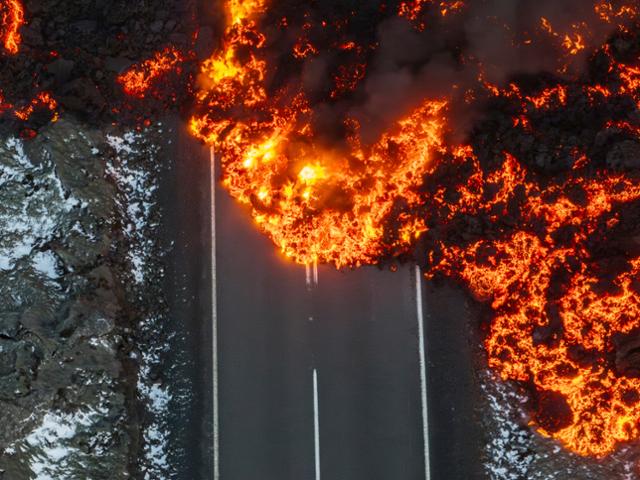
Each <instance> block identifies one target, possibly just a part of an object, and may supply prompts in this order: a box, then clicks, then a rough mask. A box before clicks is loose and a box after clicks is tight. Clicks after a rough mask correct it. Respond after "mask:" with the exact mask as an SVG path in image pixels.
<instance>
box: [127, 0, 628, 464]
mask: <svg viewBox="0 0 640 480" xmlns="http://www.w3.org/2000/svg"><path fill="white" fill-rule="evenodd" d="M591 5H592V6H593V8H591ZM465 6H466V3H463V2H452V1H449V2H436V1H432V0H411V1H404V2H401V3H400V4H399V7H398V10H397V13H398V15H399V16H401V17H406V18H408V19H409V20H411V21H414V22H418V26H419V27H420V28H419V30H422V29H423V28H426V24H425V23H424V22H422V21H421V20H420V19H421V15H422V14H423V13H424V12H423V11H424V10H425V9H427V8H431V9H436V15H438V13H439V16H438V18H441V17H444V16H446V15H448V14H449V13H450V12H459V13H460V15H464V10H465ZM226 7H227V28H226V31H225V34H224V37H223V39H222V46H221V48H220V49H219V50H218V51H217V52H215V53H214V54H213V55H212V56H211V57H210V58H209V59H207V60H206V61H205V62H203V64H202V66H201V72H200V77H199V79H198V90H197V92H196V99H195V100H196V113H195V114H194V115H193V117H192V118H191V121H190V128H191V130H192V132H193V134H194V135H196V136H197V137H198V138H200V139H201V140H203V141H205V142H206V143H208V144H209V145H211V146H212V147H213V148H214V149H215V151H216V154H217V156H218V157H219V158H220V159H221V165H222V183H223V185H224V186H225V187H226V189H227V190H228V191H229V192H230V194H231V195H232V196H233V197H234V198H235V199H237V200H238V201H239V202H240V203H242V204H244V205H245V206H247V208H248V209H249V210H250V212H251V215H252V217H253V219H254V220H255V222H256V224H257V225H258V227H259V228H260V229H261V230H262V231H263V232H265V233H266V234H267V235H268V236H269V237H270V238H271V239H272V240H273V242H274V243H275V244H276V245H277V246H278V247H279V248H280V249H281V250H282V252H283V253H284V254H285V255H286V256H287V257H289V258H291V259H293V260H295V261H296V262H300V263H306V264H308V263H311V262H324V263H332V264H334V265H336V266H338V267H341V266H345V265H360V264H363V263H374V262H376V261H378V260H379V259H380V258H381V257H384V256H392V255H403V254H406V253H408V252H411V250H412V249H413V248H414V247H415V246H416V245H418V244H420V245H426V247H425V248H426V249H427V251H426V255H424V256H425V257H426V258H427V259H428V261H427V269H428V270H427V273H428V274H429V275H435V274H444V275H446V276H448V277H450V278H454V279H458V280H460V281H461V282H462V283H464V284H465V285H466V286H467V287H468V288H469V290H470V291H471V292H472V294H473V295H474V297H475V298H476V299H477V300H478V301H480V302H486V303H487V304H488V305H489V306H490V309H491V312H492V318H491V322H490V326H489V328H488V334H487V337H486V339H485V347H486V352H487V356H488V363H489V365H490V366H491V367H492V368H493V369H494V370H495V371H496V372H498V373H499V374H500V375H501V377H502V378H503V379H504V380H511V381H514V382H518V383H519V384H520V385H522V386H523V388H525V389H527V390H528V391H529V393H530V394H531V399H532V409H533V415H532V425H534V426H535V427H536V428H537V430H538V431H539V432H541V433H542V434H544V435H547V436H550V437H553V438H554V439H556V440H558V441H560V442H561V443H562V444H563V445H564V446H566V447H567V448H568V449H570V450H572V451H574V452H576V453H578V454H580V455H592V456H595V457H602V456H604V455H607V454H609V453H611V452H613V451H614V450H615V449H616V448H617V447H618V445H619V444H620V443H621V442H627V441H632V440H637V439H638V438H639V437H640V376H638V375H635V374H634V373H633V369H632V368H626V367H625V365H626V364H625V362H626V360H625V354H624V351H623V349H622V347H621V345H623V344H625V342H627V343H629V342H630V343H631V344H633V342H634V341H636V340H637V341H638V342H640V324H639V323H638V318H639V316H640V284H638V282H637V276H638V273H640V246H638V248H635V249H634V248H629V249H628V250H626V251H624V252H622V251H618V252H617V254H618V257H617V260H616V261H611V260H608V259H607V257H606V253H607V252H605V250H606V248H604V247H603V246H604V245H608V244H609V243H610V242H612V239H614V238H615V237H616V235H617V232H618V231H619V230H620V229H621V228H623V226H624V221H623V219H624V218H625V215H630V213H629V212H633V211H634V209H638V208H640V178H638V176H634V175H632V174H631V173H629V172H627V173H624V174H623V173H620V171H619V170H616V168H615V166H612V165H609V164H607V163H606V162H609V161H610V163H615V161H617V160H616V158H617V157H616V156H615V155H611V156H609V157H607V156H606V154H603V153H602V152H601V150H602V147H601V144H603V143H606V141H607V139H608V138H619V139H622V140H625V139H626V142H627V143H626V144H625V143H624V141H623V142H622V143H621V145H623V146H620V147H619V148H632V147H629V146H628V144H629V143H631V144H632V146H633V145H635V143H634V142H637V140H638V139H639V138H640V124H639V123H638V119H637V114H634V112H630V110H633V108H634V107H636V108H640V58H628V57H629V56H628V55H627V58H626V59H625V61H624V62H622V61H618V60H616V55H615V54H614V53H613V47H611V45H610V44H607V45H606V46H605V47H604V48H602V49H601V50H600V51H599V52H597V54H596V55H595V56H594V58H595V60H594V61H593V62H594V63H593V64H594V65H598V62H599V64H600V65H601V64H603V63H604V64H606V65H605V66H606V69H605V70H604V73H602V72H601V73H600V75H599V76H598V77H597V81H593V80H589V81H586V80H584V78H583V77H579V76H575V77H574V78H572V79H569V78H564V79H563V80H559V79H558V78H555V77H552V76H547V77H544V78H542V79H540V78H538V79H536V81H535V82H526V81H523V82H518V81H515V80H514V81H511V82H510V83H508V84H507V85H506V86H500V85H492V84H490V83H489V82H486V81H483V80H482V73H481V72H482V65H479V73H478V78H479V79H480V85H479V86H478V88H477V89H476V90H477V91H482V90H484V94H482V95H480V96H482V98H484V99H487V98H488V101H489V105H490V107H492V108H496V109H504V110H505V111H507V112H508V114H507V116H506V120H507V121H506V123H505V122H502V123H500V122H499V121H495V125H494V124H491V123H490V122H491V121H494V119H492V118H490V119H489V123H490V124H491V125H494V126H495V128H498V126H500V128H503V130H501V131H500V133H499V134H498V133H494V132H485V133H484V136H480V137H479V138H485V139H492V140H491V141H490V140H483V141H485V142H489V143H488V144H486V143H485V144H482V142H481V141H480V140H477V141H476V143H474V145H473V146H456V145H447V144H446V142H445V137H446V133H447V132H446V130H447V117H448V116H449V109H450V106H451V104H452V102H453V100H452V99H447V98H444V99H442V98H435V99H433V98H430V99H421V100H417V101H416V105H415V106H414V108H413V110H411V111H407V112H406V114H405V115H404V116H403V117H402V118H400V119H398V120H397V121H396V122H394V123H392V124H391V126H387V127H385V130H384V131H382V133H380V134H379V135H378V136H377V139H376V140H373V141H365V137H366V136H365V135H364V134H363V133H362V132H363V128H362V127H361V125H360V124H359V123H358V121H356V120H355V118H351V117H349V116H348V115H345V116H344V117H343V118H342V119H340V121H339V123H340V124H341V125H340V126H341V133H342V136H343V138H341V139H340V140H341V141H333V142H331V141H327V139H326V138H325V137H323V136H322V135H321V134H320V133H319V131H318V127H317V124H316V123H315V122H314V119H315V117H314V114H315V113H316V112H315V111H314V106H315V103H314V101H315V100H314V99H313V98H312V97H311V96H310V95H308V94H307V93H305V89H304V88H303V86H302V85H301V84H300V83H301V82H300V79H299V78H297V77H295V78H296V80H292V81H286V82H280V83H276V82H275V80H274V78H281V77H283V76H285V74H284V73H282V71H281V70H279V69H277V68H274V67H273V65H272V63H271V62H272V59H273V55H269V53H268V52H267V49H268V48H269V47H268V46H269V45H271V43H270V42H275V41H276V40H274V39H272V38H270V37H269V35H270V34H273V29H271V30H270V29H261V28H260V18H261V16H262V15H265V14H266V12H267V8H266V4H265V3H264V2H262V1H258V0H254V1H251V2H241V1H239V0H231V1H228V2H227V4H226ZM587 10H588V12H587V13H586V14H585V18H587V17H593V19H594V20H593V21H594V22H596V23H605V24H610V25H612V26H613V27H614V28H615V29H616V31H617V32H618V34H625V33H628V31H629V30H628V27H627V26H626V25H625V22H626V21H627V20H628V19H632V18H636V17H637V13H638V12H637V8H636V7H635V6H634V5H633V4H621V3H620V2H615V3H610V2H601V1H598V2H593V3H592V4H590V7H589V9H587ZM447 20H451V19H450V18H447ZM304 21H305V24H304V26H303V27H302V28H301V29H299V31H297V37H296V40H295V42H292V43H291V45H290V49H287V52H289V53H290V56H289V60H290V61H291V62H300V63H302V62H305V61H311V60H313V59H314V58H315V57H317V56H319V55H321V54H322V52H321V49H320V47H319V46H318V44H317V43H316V42H315V40H314V38H313V26H312V24H311V21H310V20H309V21H307V20H306V19H305V20H304ZM338 23H339V22H338ZM328 24H329V22H324V21H322V22H321V24H320V25H321V26H322V28H325V27H326V26H327V25H328ZM288 25H289V20H288V19H287V18H282V20H280V28H285V27H287V26H288ZM534 28H536V27H534ZM538 29H539V30H541V32H536V33H535V35H538V34H539V35H543V36H545V37H547V40H548V39H551V41H552V43H553V44H554V45H556V47H557V49H558V57H559V60H560V62H559V65H560V68H559V69H558V71H564V70H565V66H566V65H564V62H565V57H577V56H579V54H586V53H587V52H588V51H589V50H590V48H591V47H590V45H592V42H593V39H594V38H596V37H595V34H593V30H595V26H594V25H592V24H589V23H588V22H587V21H586V20H583V19H580V21H577V20H576V22H575V23H573V24H569V25H564V26H563V28H558V27H557V26H556V25H553V24H552V23H551V21H549V20H548V19H546V18H544V17H543V18H542V19H541V20H540V26H539V27H538ZM413 33H416V32H413ZM418 33H419V32H418ZM535 35H534V34H532V38H533V37H534V36H535ZM530 41H533V40H531V39H530V38H528V39H526V40H525V41H524V44H525V45H526V44H528V43H527V42H530ZM627 43H629V44H630V43H631V42H627ZM333 48H334V49H335V52H332V53H335V56H336V57H339V55H343V54H345V55H347V54H348V55H350V57H349V58H350V61H349V62H346V63H345V64H343V65H340V66H339V67H338V68H337V69H335V70H334V74H333V75H331V76H329V78H331V79H333V88H332V89H331V90H330V91H329V92H330V93H329V94H328V95H327V97H328V98H329V99H330V100H329V101H336V102H338V101H340V100H341V99H344V98H348V96H349V95H352V94H354V92H356V91H357V89H358V88H359V86H360V85H361V83H363V82H364V81H365V79H366V76H367V74H368V72H369V69H368V65H367V63H366V61H364V59H365V58H366V52H367V51H368V49H371V48H374V47H372V46H371V45H367V46H360V45H359V44H358V43H357V42H354V41H350V40H348V39H346V40H343V39H341V40H340V41H339V42H336V43H335V44H334V46H333ZM596 60H597V61H596ZM150 71H153V69H150ZM148 76H149V74H145V75H143V77H148ZM529 80H530V79H529ZM134 83H135V84H137V82H134ZM274 84H275V85H277V87H273V85H274ZM532 84H533V86H532ZM474 88H475V87H474ZM143 90H144V89H139V90H136V89H135V88H133V89H131V91H130V93H131V94H133V95H135V94H136V92H142V91H143ZM470 90H471V89H470ZM485 94H486V95H485ZM475 95H476V93H475V92H471V94H469V95H468V98H471V99H473V98H475ZM611 105H613V106H615V107H616V108H612V107H611ZM625 109H626V110H625ZM625 112H626V113H625ZM627 113H628V115H627ZM587 114H589V115H591V117H589V118H592V119H593V120H592V123H595V124H597V125H595V124H594V125H589V126H588V128H583V129H582V130H581V134H582V136H578V134H576V135H574V136H573V137H570V136H569V135H566V136H565V137H569V138H571V141H570V142H568V143H567V144H555V145H551V146H550V147H549V146H548V145H547V144H545V148H546V150H544V151H540V154H539V158H538V159H536V161H537V160H539V161H540V163H541V164H544V162H545V161H547V160H546V159H547V158H552V159H560V160H562V162H565V163H568V165H566V166H564V167H562V166H560V167H557V170H558V172H559V173H558V174H557V175H556V176H549V175H548V173H547V174H541V173H540V172H537V171H536V170H535V168H532V164H534V165H535V161H533V160H531V159H529V160H527V159H526V157H527V156H528V155H533V154H532V153H531V152H532V151H533V150H534V147H536V146H537V144H538V143H542V142H541V141H542V140H545V141H548V139H549V138H551V139H553V138H556V136H557V137H558V138H560V134H559V133H558V132H560V131H561V130H563V129H571V128H572V126H574V125H575V124H577V123H578V120H576V118H577V116H580V115H587ZM607 117H608V118H607ZM602 118H604V120H601V121H599V120H598V119H602ZM598 121H599V124H598ZM505 124H506V127H505V126H504V125H505ZM585 132H586V133H585ZM599 132H600V135H598V133H599ZM492 135H493V136H492ZM514 137H516V138H517V139H518V141H516V140H513V138H514ZM565 137H562V138H565ZM592 137H593V138H592ZM596 137H597V138H596ZM506 138H512V140H510V141H511V144H510V145H514V147H513V149H511V148H507V147H506V146H504V145H503V144H506V142H507V140H505V139H506ZM585 138H587V140H585ZM594 138H595V139H594ZM588 139H591V140H588ZM622 140H621V141H622ZM491 142H492V143H491ZM478 143H479V144H480V148H476V147H478ZM624 145H627V146H626V147H625V146H624ZM518 149H520V150H518ZM599 149H600V150H599ZM605 157H606V158H605ZM623 157H624V155H623ZM603 158H605V159H606V161H605V160H603ZM623 160H624V158H623ZM559 163H561V162H560V161H559ZM636 221H637V219H636ZM483 226H484V227H483ZM482 228H484V229H485V230H486V231H487V232H488V233H486V234H485V235H484V236H480V238H474V234H473V232H475V231H477V230H481V229H482ZM460 232H465V234H460Z"/></svg>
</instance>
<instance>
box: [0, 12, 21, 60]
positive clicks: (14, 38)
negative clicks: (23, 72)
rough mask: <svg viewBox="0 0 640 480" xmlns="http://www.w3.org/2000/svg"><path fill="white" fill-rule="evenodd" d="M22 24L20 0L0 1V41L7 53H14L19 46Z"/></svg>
mask: <svg viewBox="0 0 640 480" xmlns="http://www.w3.org/2000/svg"><path fill="white" fill-rule="evenodd" d="M23 24H24V7H23V6H22V3H20V0H1V1H0V42H2V45H3V47H4V49H5V51H7V52H8V53H10V54H12V55H15V54H16V53H18V50H19V48H20V42H21V40H22V39H21V37H20V33H19V29H20V27H21V26H22V25H23Z"/></svg>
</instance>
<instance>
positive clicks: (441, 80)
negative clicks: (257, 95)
mask: <svg viewBox="0 0 640 480" xmlns="http://www.w3.org/2000/svg"><path fill="white" fill-rule="evenodd" d="M436 3H438V2H436ZM397 11H398V2H390V3H386V2H384V3H383V2H365V3H362V2H338V1H323V2H318V3H315V2H311V3H300V2H291V1H290V2H282V3H278V4H275V5H273V7H272V9H271V10H270V12H271V13H270V14H269V18H268V19H267V20H266V21H267V23H269V24H270V25H271V26H270V27H268V28H267V30H268V31H269V34H270V37H271V38H273V40H272V43H271V48H270V56H271V60H270V61H272V62H274V63H275V65H277V73H276V74H275V77H274V78H275V80H277V81H275V82H274V84H275V85H278V86H282V84H284V83H290V84H296V83H297V84H302V85H303V88H304V90H305V92H306V94H307V96H308V98H310V99H311V101H312V102H313V103H314V111H315V112H316V127H317V129H318V131H319V132H320V136H321V137H322V136H323V135H324V136H325V137H327V138H332V137H334V136H336V135H339V132H340V127H339V126H336V124H340V123H341V122H340V120H341V119H343V118H344V117H345V116H349V117H352V118H356V119H358V120H359V121H360V123H361V125H362V132H363V136H364V139H365V141H374V140H375V139H376V138H377V137H378V136H379V135H380V133H381V132H382V131H384V130H385V129H386V128H387V127H388V126H389V124H391V123H393V122H394V121H396V120H397V119H398V118H399V117H400V116H402V115H404V114H406V113H408V111H409V110H410V109H411V108H412V107H414V106H415V105H416V104H417V103H418V102H419V101H420V100H421V99H425V98H441V97H448V98H453V106H452V108H453V110H454V113H453V115H454V117H455V119H456V127H457V130H458V131H457V133H458V134H459V135H463V134H464V131H465V129H466V128H468V125H470V124H471V123H472V118H473V115H474V108H475V107H473V108H472V107H471V106H469V105H467V104H466V103H465V102H464V101H463V98H465V95H468V93H469V91H470V90H476V93H475V94H474V95H476V96H477V95H478V94H479V93H478V92H477V90H478V87H479V85H480V84H479V82H478V77H479V75H480V73H482V75H483V78H484V79H485V80H487V81H489V82H491V83H493V84H496V85H499V86H503V85H504V84H505V83H506V82H508V81H509V80H510V79H511V78H513V77H515V76H522V75H525V74H538V73H541V72H549V73H552V74H553V75H555V76H557V77H576V76H578V75H580V74H581V73H582V69H583V68H584V67H585V65H586V63H587V62H586V59H587V56H588V55H590V54H591V53H593V51H594V49H595V48H597V47H598V46H600V45H602V44H603V42H604V41H605V39H606V37H607V36H608V35H609V34H611V33H612V30H613V27H612V26H611V25H607V24H605V23H604V22H602V21H599V20H598V19H597V18H596V14H595V12H594V8H593V2H591V1H585V0H565V1H558V0H519V1H518V0H467V1H466V7H465V8H464V9H463V10H461V11H459V12H452V13H449V14H448V15H447V16H445V17H443V16H441V15H440V13H439V11H438V9H437V8H434V7H428V8H426V9H425V11H424V16H423V17H422V18H421V19H420V21H421V22H422V23H423V24H424V28H423V29H420V28H417V26H418V25H417V22H411V21H409V20H408V19H406V18H403V17H399V16H398V15H397ZM283 17H286V18H287V20H288V23H289V27H287V28H286V29H282V28H279V27H278V24H279V23H280V22H281V19H282V18H283ZM542 18H545V19H546V20H547V21H548V24H549V25H550V26H551V27H552V28H553V30H554V31H555V32H556V34H557V36H554V35H552V34H550V33H548V32H546V31H545V30H544V29H543V28H542ZM322 21H325V22H326V25H328V27H319V25H320V24H321V22H322ZM338 23H339V24H340V25H341V26H340V27H339V28H332V26H333V25H334V24H338ZM305 24H306V27H305ZM581 24H582V25H588V26H589V28H588V29H584V28H583V29H581V30H580V31H581V32H586V31H588V32H589V34H588V35H584V36H583V41H584V43H585V47H586V48H585V49H584V50H582V51H581V52H580V53H579V54H578V55H575V56H571V55H568V54H567V53H566V52H565V51H564V50H563V49H562V48H561V42H562V39H563V37H564V35H565V34H573V33H574V32H575V31H576V30H574V29H573V28H572V26H573V25H581ZM274 34H275V35H274ZM299 38H305V39H308V40H309V41H310V43H312V44H313V45H314V46H316V48H317V49H318V51H319V53H318V54H317V55H313V56H310V57H308V58H307V59H305V60H304V61H297V62H296V61H294V60H293V59H292V56H291V53H290V52H291V48H292V46H293V45H294V44H295V42H296V41H297V40H298V39H299ZM341 39H343V40H345V41H347V40H352V41H355V42H356V43H357V44H358V45H360V46H361V48H362V50H363V52H364V53H362V54H361V56H360V57H357V58H355V56H354V55H351V56H350V55H348V54H344V53H341V52H339V51H337V50H336V47H335V44H336V42H337V41H338V40H341ZM355 61H365V62H366V64H367V74H366V77H365V78H364V79H363V80H362V81H361V82H360V83H359V85H358V88H357V89H356V90H355V91H354V92H352V93H350V94H347V95H342V96H340V97H339V98H338V99H329V98H327V97H328V93H329V91H330V89H331V85H332V82H333V76H334V75H335V74H336V71H337V70H338V68H339V65H341V64H342V65H343V64H345V63H347V64H348V63H349V62H355ZM474 105H476V104H475V103H474Z"/></svg>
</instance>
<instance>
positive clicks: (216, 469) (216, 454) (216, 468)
mask: <svg viewBox="0 0 640 480" xmlns="http://www.w3.org/2000/svg"><path fill="white" fill-rule="evenodd" d="M209 155H210V159H211V165H210V168H209V170H210V172H211V288H212V290H211V301H212V305H211V317H212V318H211V321H212V327H211V330H212V333H213V347H212V350H213V480H219V479H220V424H219V415H220V412H219V405H218V293H217V288H216V284H217V282H216V154H215V151H214V150H213V147H211V148H210V149H209Z"/></svg>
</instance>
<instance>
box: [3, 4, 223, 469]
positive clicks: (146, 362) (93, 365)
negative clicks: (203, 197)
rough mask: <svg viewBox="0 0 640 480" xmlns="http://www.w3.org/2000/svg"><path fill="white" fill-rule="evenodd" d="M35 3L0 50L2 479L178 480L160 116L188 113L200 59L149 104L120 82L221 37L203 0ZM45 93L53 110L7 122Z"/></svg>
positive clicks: (177, 399)
mask: <svg viewBox="0 0 640 480" xmlns="http://www.w3.org/2000/svg"><path fill="white" fill-rule="evenodd" d="M24 7H25V19H26V24H25V25H24V26H23V27H22V28H21V30H20V33H21V35H22V43H21V45H20V51H19V53H18V54H17V55H6V54H4V53H3V54H0V231H1V232H2V235H0V298H2V302H1V303H0V422H2V424H3V428H2V429H0V478H4V479H7V480H23V479H25V480H26V479H37V480H45V479H51V478H55V479H89V478H91V479H103V478H104V479H107V478H108V479H121V478H144V479H160V478H172V476H174V475H175V471H176V469H177V468H178V466H177V465H178V463H179V462H180V458H179V457H181V455H182V453H181V452H178V451H176V447H172V446H171V445H170V440H169V436H170V433H169V430H170V429H169V426H168V422H169V421H170V419H169V415H168V411H169V409H170V408H171V409H172V411H181V410H180V409H181V408H182V407H180V406H179V405H178V406H176V403H178V404H186V403H187V401H186V400H185V396H188V395H189V393H188V389H187V388H186V387H184V385H182V384H180V382H177V384H178V385H177V386H176V384H170V382H167V381H165V377H166V376H167V375H166V374H165V373H164V372H163V368H164V366H165V364H163V361H165V360H166V357H167V356H168V355H174V354H173V353H171V348H172V347H171V346H170V344H169V340H170V339H171V344H172V345H173V346H174V347H175V348H177V349H179V348H181V347H180V346H179V345H180V338H179V337H180V335H179V332H175V331H172V330H171V327H170V322H167V321H166V318H165V315H166V305H165V302H164V297H163V291H162V276H163V274H164V270H163V266H162V263H163V256H164V254H165V253H166V251H167V249H168V246H167V245H161V244H160V240H159V235H158V228H159V225H160V223H161V217H162V211H161V208H160V207H159V206H158V187H159V183H160V181H161V176H162V175H163V174H165V173H166V168H168V167H167V165H168V162H166V161H164V160H163V158H162V155H163V150H162V145H165V146H166V145H167V136H168V132H167V130H166V128H165V127H164V126H163V125H162V123H160V122H158V119H159V118H160V117H161V116H162V115H170V114H171V112H178V111H179V110H180V108H183V107H184V108H188V102H187V101H186V99H187V98H188V88H189V85H190V84H191V82H190V80H189V78H190V76H191V75H192V73H193V69H194V68H195V65H196V64H197V63H196V62H195V60H196V59H197V57H194V58H193V59H190V60H194V61H187V62H185V64H184V66H183V68H182V70H181V76H180V78H179V79H177V82H175V83H171V84H168V85H167V95H166V96H165V95H160V96H158V97H154V98H150V99H146V100H145V102H144V103H142V102H136V101H134V100H132V99H131V98H127V97H126V96H125V94H124V92H123V91H122V86H121V85H120V84H119V83H118V82H117V76H118V75H119V74H121V73H123V72H124V71H125V70H126V69H127V68H129V67H130V66H131V65H133V64H135V63H138V62H141V61H144V60H145V59H147V58H150V57H151V56H152V55H153V54H154V52H156V51H159V50H161V49H163V48H165V47H166V46H168V45H172V46H174V47H175V48H177V49H179V50H181V51H183V52H186V51H195V52H196V55H197V54H198V53H197V52H200V54H199V55H205V54H207V53H208V52H209V51H210V49H211V41H212V40H211V39H212V32H211V29H210V28H208V27H205V28H203V29H201V30H202V32H200V31H198V28H199V27H198V22H194V21H193V18H194V17H195V16H196V14H195V12H196V8H197V7H198V6H197V5H196V2H195V1H183V0H159V1H154V2H125V1H115V2H114V1H104V0H70V1H67V0H65V1H59V0H25V1H24ZM209 10H210V11H211V10H213V9H211V8H210V6H209ZM205 16H206V15H205ZM200 18H203V16H202V15H201V16H200ZM41 92H48V93H50V94H51V96H52V98H54V99H55V100H56V102H57V107H56V109H55V111H54V110H49V109H47V108H45V107H44V106H41V105H38V106H36V108H35V111H34V112H33V113H32V114H31V115H30V117H29V118H28V119H27V120H26V121H25V120H21V119H18V118H16V117H15V116H14V115H12V114H11V110H9V111H8V112H9V113H8V114H5V115H2V111H1V110H2V108H3V107H2V104H3V103H5V104H10V105H12V106H13V108H15V109H18V108H24V107H25V106H27V105H29V103H30V102H32V100H33V99H34V98H36V96H37V95H38V94H39V93H41ZM58 116H59V118H60V119H59V120H58V121H54V122H52V120H55V117H58ZM173 360H175V358H173ZM183 383H184V382H183ZM175 416H176V414H175V413H174V414H173V417H172V418H174V417H175Z"/></svg>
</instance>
